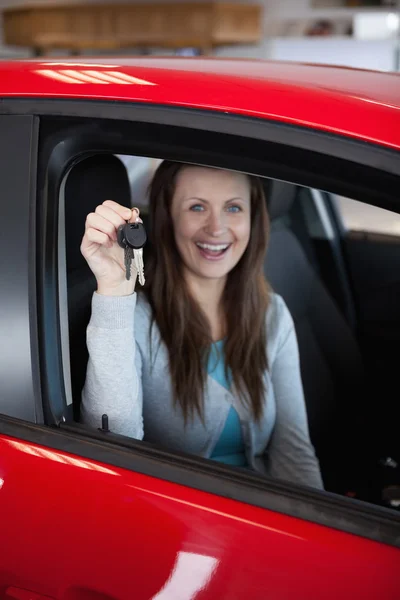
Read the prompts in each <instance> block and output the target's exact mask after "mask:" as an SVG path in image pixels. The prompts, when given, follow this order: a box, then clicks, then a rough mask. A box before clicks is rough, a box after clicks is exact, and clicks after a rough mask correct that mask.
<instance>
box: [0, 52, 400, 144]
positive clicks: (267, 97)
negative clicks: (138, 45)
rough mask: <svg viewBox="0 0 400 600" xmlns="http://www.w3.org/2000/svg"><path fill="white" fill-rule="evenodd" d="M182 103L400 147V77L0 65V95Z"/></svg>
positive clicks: (228, 65) (243, 64)
mask: <svg viewBox="0 0 400 600" xmlns="http://www.w3.org/2000/svg"><path fill="white" fill-rule="evenodd" d="M4 97H16V98H21V97H22V98H28V97H29V98H32V97H36V98H41V99H43V98H64V99H66V98H74V99H87V100H89V99H91V100H100V101H107V100H112V101H115V100H118V101H122V102H127V101H128V102H139V103H150V104H156V105H169V106H181V107H186V108H194V109H203V110H211V111H217V112H223V113H229V114H238V115H246V116H250V117H258V118H264V119H270V120H273V121H282V122H285V123H290V124H294V125H299V126H306V127H311V128H314V129H319V130H324V131H327V132H332V133H338V134H341V135H346V136H350V137H353V138H357V139H361V140H364V141H369V142H375V143H378V144H381V145H384V146H388V147H392V148H397V149H398V148H400V112H399V111H400V74H397V73H387V72H381V71H369V70H363V69H350V68H346V67H334V66H327V65H316V64H304V63H294V62H282V61H263V60H246V59H241V60H240V59H239V60H238V59H220V58H214V57H212V58H181V57H172V58H171V57H159V58H158V57H150V58H149V57H147V58H143V57H130V58H123V57H118V58H112V59H110V58H93V57H88V58H86V59H76V58H73V59H63V58H62V59H53V60H50V59H44V60H39V59H36V60H25V61H21V60H13V61H8V62H7V61H4V62H0V98H4Z"/></svg>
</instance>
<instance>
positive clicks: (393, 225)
mask: <svg viewBox="0 0 400 600" xmlns="http://www.w3.org/2000/svg"><path fill="white" fill-rule="evenodd" d="M335 198H336V203H337V206H338V208H339V210H340V214H341V217H342V221H343V224H344V226H345V228H346V229H348V230H349V231H367V232H370V233H383V234H387V235H396V236H400V215H399V214H397V213H394V212H391V211H390V210H384V209H383V208H379V207H377V206H371V205H370V204H364V203H363V202H358V201H357V200H352V199H351V198H345V197H344V196H335Z"/></svg>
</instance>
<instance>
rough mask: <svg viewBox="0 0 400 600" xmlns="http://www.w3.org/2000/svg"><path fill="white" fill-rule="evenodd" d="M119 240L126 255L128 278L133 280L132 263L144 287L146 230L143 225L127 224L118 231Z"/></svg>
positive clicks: (137, 223)
mask: <svg viewBox="0 0 400 600" xmlns="http://www.w3.org/2000/svg"><path fill="white" fill-rule="evenodd" d="M117 240H118V244H119V245H120V246H121V248H123V249H124V253H125V269H126V278H127V280H129V279H130V278H131V269H132V261H134V263H135V267H136V270H137V274H138V279H139V283H140V285H144V281H145V279H144V264H143V246H144V245H145V243H146V241H147V235H146V230H145V228H144V227H143V223H140V222H136V223H125V225H121V226H120V227H119V228H118V231H117Z"/></svg>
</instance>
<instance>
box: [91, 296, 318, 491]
mask: <svg viewBox="0 0 400 600" xmlns="http://www.w3.org/2000/svg"><path fill="white" fill-rule="evenodd" d="M150 323H151V308H150V306H149V304H148V302H147V301H146V300H145V298H144V297H143V294H139V298H138V296H137V294H136V293H134V294H132V295H131V296H123V297H110V296H101V295H99V294H97V293H96V292H95V293H94V294H93V299H92V314H91V319H90V323H89V325H88V328H87V347H88V351H89V362H88V367H87V373H86V382H85V386H84V388H83V392H82V406H81V419H82V421H83V422H84V423H87V424H88V425H91V426H93V427H99V426H100V424H101V415H102V414H103V413H107V415H108V417H109V426H110V429H111V431H113V432H115V433H119V434H122V435H126V436H129V437H132V438H136V439H139V440H141V439H145V440H146V441H149V442H155V443H157V444H159V445H163V446H164V447H166V448H168V449H171V450H178V451H185V452H189V453H193V454H197V455H200V456H203V457H206V458H208V457H210V456H211V454H212V452H213V449H214V447H215V445H216V443H217V441H218V439H219V436H220V435H221V432H222V430H223V428H224V425H225V421H226V418H227V416H228V412H229V410H230V407H231V406H234V408H235V409H236V410H237V412H238V414H239V417H240V422H241V426H242V432H243V438H244V441H245V447H246V456H247V461H248V464H249V466H250V467H251V468H253V469H255V470H257V471H259V472H262V473H265V474H268V475H270V476H272V477H277V478H280V479H283V480H287V481H291V482H295V483H299V484H302V485H307V486H311V487H316V488H322V487H323V483H322V479H321V474H320V470H319V464H318V460H317V458H316V456H315V452H314V448H313V446H312V444H311V441H310V436H309V431H308V423H307V415H306V408H305V403H304V395H303V387H302V382H301V376H300V366H299V354H298V347H297V339H296V334H295V330H294V326H293V321H292V317H291V315H290V313H289V311H288V309H287V307H286V304H285V303H284V301H283V299H282V298H281V297H280V296H278V295H276V294H272V296H271V303H270V306H269V309H268V312H267V337H268V343H267V356H268V364H269V370H268V371H267V372H266V373H265V375H264V383H265V389H266V394H265V406H266V408H265V410H264V416H263V418H262V420H261V422H260V423H256V422H255V421H254V420H253V418H252V416H251V414H250V412H249V410H247V409H246V408H245V407H244V406H243V405H242V403H241V402H240V401H239V399H238V397H237V395H236V394H235V392H234V390H232V391H227V390H226V389H225V388H224V387H222V386H221V385H220V384H219V383H218V382H217V381H215V380H214V379H213V378H212V377H210V376H208V378H207V383H206V386H205V390H204V409H205V413H204V424H203V423H202V421H201V420H200V418H194V419H193V420H192V419H189V420H188V423H187V424H186V426H185V424H184V419H183V415H182V412H181V409H180V408H179V407H174V406H173V404H172V392H171V382H170V376H169V369H168V353H167V351H166V348H165V345H164V344H163V343H160V334H159V331H158V328H157V327H156V325H155V326H154V327H153V328H152V334H151V335H152V338H151V341H152V346H151V349H152V356H151V357H150V345H149V327H150Z"/></svg>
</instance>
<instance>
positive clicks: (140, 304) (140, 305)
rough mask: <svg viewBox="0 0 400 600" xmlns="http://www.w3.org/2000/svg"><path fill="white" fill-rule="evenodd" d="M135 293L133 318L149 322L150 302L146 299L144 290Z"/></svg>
mask: <svg viewBox="0 0 400 600" xmlns="http://www.w3.org/2000/svg"><path fill="white" fill-rule="evenodd" d="M136 294H137V298H136V308H135V319H136V321H138V320H140V321H141V322H150V321H151V314H152V311H151V306H150V302H149V301H148V300H147V297H146V295H145V294H144V292H136Z"/></svg>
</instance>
